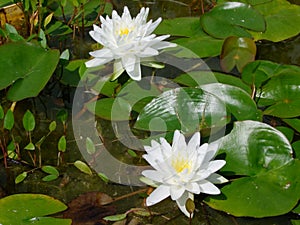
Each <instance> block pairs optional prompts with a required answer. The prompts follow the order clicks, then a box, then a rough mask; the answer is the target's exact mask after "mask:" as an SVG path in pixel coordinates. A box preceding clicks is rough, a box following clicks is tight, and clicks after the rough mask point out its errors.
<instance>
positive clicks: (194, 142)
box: [187, 132, 200, 153]
mask: <svg viewBox="0 0 300 225" xmlns="http://www.w3.org/2000/svg"><path fill="white" fill-rule="evenodd" d="M199 145H200V132H196V133H195V134H194V135H193V136H192V138H191V139H190V141H189V143H188V145H187V150H188V152H189V153H192V152H194V151H196V147H198V146H199Z"/></svg>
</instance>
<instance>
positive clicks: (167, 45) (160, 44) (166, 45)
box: [151, 41, 177, 50]
mask: <svg viewBox="0 0 300 225" xmlns="http://www.w3.org/2000/svg"><path fill="white" fill-rule="evenodd" d="M151 47H152V48H155V49H157V50H161V49H165V48H174V47H177V44H175V43H171V42H168V41H160V42H158V43H155V44H153V45H151Z"/></svg>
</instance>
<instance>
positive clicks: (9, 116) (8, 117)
mask: <svg viewBox="0 0 300 225" xmlns="http://www.w3.org/2000/svg"><path fill="white" fill-rule="evenodd" d="M0 79H1V78H0ZM14 123H15V119H14V113H13V111H11V109H8V110H7V112H6V114H5V117H4V121H3V128H4V129H7V130H11V129H12V128H13V126H14Z"/></svg>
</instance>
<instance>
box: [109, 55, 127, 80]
mask: <svg viewBox="0 0 300 225" xmlns="http://www.w3.org/2000/svg"><path fill="white" fill-rule="evenodd" d="M123 72H124V68H123V65H122V62H121V60H116V61H115V63H114V73H113V75H112V77H111V79H112V80H115V79H117V78H118V77H119V76H121V74H122V73H123Z"/></svg>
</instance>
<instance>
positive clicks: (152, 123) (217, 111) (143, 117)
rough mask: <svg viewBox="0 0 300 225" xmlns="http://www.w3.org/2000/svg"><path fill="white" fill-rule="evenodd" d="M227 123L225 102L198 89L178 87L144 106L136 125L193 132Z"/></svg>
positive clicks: (151, 128) (138, 127)
mask: <svg viewBox="0 0 300 225" xmlns="http://www.w3.org/2000/svg"><path fill="white" fill-rule="evenodd" d="M226 123H227V112H226V107H225V105H224V104H223V102H222V101H221V100H220V99H218V98H216V97H215V96H213V95H212V94H210V93H208V92H206V91H203V90H201V89H197V88H176V89H172V90H169V91H166V92H163V93H162V94H161V95H160V96H158V97H157V98H154V99H153V100H152V101H151V102H150V103H149V104H147V105H146V106H145V108H144V109H143V111H142V112H141V113H140V114H139V117H138V118H137V121H136V123H135V128H137V129H143V130H151V131H174V130H177V129H180V130H184V132H187V133H189V132H190V133H194V132H195V131H197V130H199V128H200V127H201V128H202V129H206V128H212V127H222V126H224V125H225V124H226Z"/></svg>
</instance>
